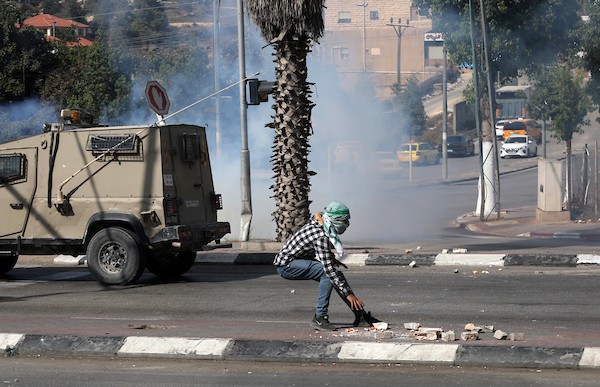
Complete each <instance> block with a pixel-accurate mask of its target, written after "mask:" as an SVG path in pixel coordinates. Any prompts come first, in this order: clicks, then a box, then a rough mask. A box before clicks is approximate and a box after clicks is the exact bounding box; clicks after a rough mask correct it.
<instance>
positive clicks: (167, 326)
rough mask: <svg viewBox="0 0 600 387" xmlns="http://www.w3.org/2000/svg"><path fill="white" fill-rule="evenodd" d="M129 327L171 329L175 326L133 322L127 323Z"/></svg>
mask: <svg viewBox="0 0 600 387" xmlns="http://www.w3.org/2000/svg"><path fill="white" fill-rule="evenodd" d="M129 328H131V329H171V328H175V325H152V324H151V325H146V324H142V325H133V324H129Z"/></svg>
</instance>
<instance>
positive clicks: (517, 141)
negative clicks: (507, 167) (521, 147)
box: [506, 136, 527, 144]
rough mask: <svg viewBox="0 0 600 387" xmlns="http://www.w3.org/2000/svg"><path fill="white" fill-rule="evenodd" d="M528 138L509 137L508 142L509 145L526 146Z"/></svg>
mask: <svg viewBox="0 0 600 387" xmlns="http://www.w3.org/2000/svg"><path fill="white" fill-rule="evenodd" d="M526 140H527V137H521V136H519V137H509V138H508V139H507V140H506V143H507V144H525V143H526V142H527V141H526Z"/></svg>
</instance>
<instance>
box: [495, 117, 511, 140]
mask: <svg viewBox="0 0 600 387" xmlns="http://www.w3.org/2000/svg"><path fill="white" fill-rule="evenodd" d="M509 121H510V120H500V121H498V122H496V125H494V128H495V129H496V139H498V141H504V124H506V123H507V122H509Z"/></svg>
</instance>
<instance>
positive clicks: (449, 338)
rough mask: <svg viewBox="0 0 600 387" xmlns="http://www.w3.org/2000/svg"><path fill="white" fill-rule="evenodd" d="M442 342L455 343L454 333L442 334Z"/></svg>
mask: <svg viewBox="0 0 600 387" xmlns="http://www.w3.org/2000/svg"><path fill="white" fill-rule="evenodd" d="M440 338H441V339H442V341H455V340H456V335H455V334H454V331H448V332H442V334H441V337H440Z"/></svg>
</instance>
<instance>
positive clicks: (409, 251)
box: [404, 249, 413, 254]
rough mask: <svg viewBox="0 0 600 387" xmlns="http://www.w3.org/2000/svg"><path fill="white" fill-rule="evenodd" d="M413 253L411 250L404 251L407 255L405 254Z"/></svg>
mask: <svg viewBox="0 0 600 387" xmlns="http://www.w3.org/2000/svg"><path fill="white" fill-rule="evenodd" d="M412 252H413V251H412V250H411V249H406V250H404V253H405V254H412Z"/></svg>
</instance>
